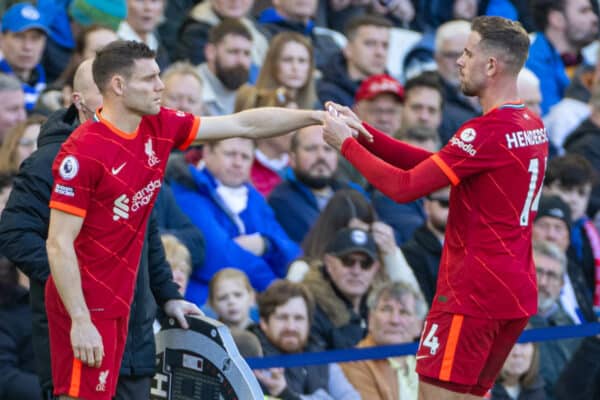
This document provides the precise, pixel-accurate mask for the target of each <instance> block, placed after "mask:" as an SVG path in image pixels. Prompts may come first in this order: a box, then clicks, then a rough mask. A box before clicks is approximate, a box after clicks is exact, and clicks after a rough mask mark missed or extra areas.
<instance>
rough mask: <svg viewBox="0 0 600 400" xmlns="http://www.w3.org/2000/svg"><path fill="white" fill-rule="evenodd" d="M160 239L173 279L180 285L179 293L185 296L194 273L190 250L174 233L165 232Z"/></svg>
mask: <svg viewBox="0 0 600 400" xmlns="http://www.w3.org/2000/svg"><path fill="white" fill-rule="evenodd" d="M160 239H161V240H162V244H163V247H164V248H165V257H166V258H167V262H168V263H169V265H170V266H171V271H172V273H173V281H175V283H176V284H178V285H179V293H181V295H182V296H184V295H185V290H186V289H187V285H188V281H189V279H190V274H191V273H192V261H191V255H190V252H189V250H188V249H187V247H185V246H184V245H183V243H181V242H180V241H179V239H177V238H176V237H175V236H174V235H170V234H163V235H161V236H160Z"/></svg>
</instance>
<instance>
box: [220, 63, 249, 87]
mask: <svg viewBox="0 0 600 400" xmlns="http://www.w3.org/2000/svg"><path fill="white" fill-rule="evenodd" d="M215 67H216V70H217V71H216V75H217V78H219V80H220V81H221V83H222V84H223V86H225V87H226V88H227V89H229V90H237V89H239V87H240V86H242V85H243V84H244V83H246V82H248V78H249V76H250V70H249V69H248V68H246V67H244V66H243V65H236V66H235V67H230V68H224V67H223V66H221V64H220V63H219V62H218V61H217V62H216V65H215Z"/></svg>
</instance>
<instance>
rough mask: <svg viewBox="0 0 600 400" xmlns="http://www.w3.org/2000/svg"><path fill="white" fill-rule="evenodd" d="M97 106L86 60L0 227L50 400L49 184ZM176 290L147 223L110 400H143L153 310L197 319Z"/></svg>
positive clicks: (24, 170)
mask: <svg viewBox="0 0 600 400" xmlns="http://www.w3.org/2000/svg"><path fill="white" fill-rule="evenodd" d="M101 102H102V98H101V96H100V94H99V92H98V89H97V87H96V86H95V84H94V83H93V80H92V76H91V60H90V61H85V62H84V63H82V65H81V66H80V67H79V69H78V70H77V73H76V75H75V79H74V94H73V104H72V105H71V106H70V107H69V108H68V109H66V110H59V111H57V112H55V113H54V114H52V115H51V116H50V117H49V119H48V122H47V123H46V124H45V125H44V126H43V127H42V131H41V132H40V137H39V139H38V150H37V151H36V152H35V153H34V154H32V156H31V157H30V158H28V159H27V160H26V161H25V162H24V163H23V165H22V167H21V169H20V171H19V174H18V176H17V177H16V179H15V183H14V187H13V191H12V193H11V197H10V198H9V201H8V203H7V206H6V209H5V211H4V212H3V214H2V219H1V220H0V252H2V253H3V254H4V255H6V256H7V257H8V258H9V259H10V260H11V261H13V262H14V263H15V264H16V265H17V266H18V267H19V268H20V269H21V270H22V271H23V272H24V273H25V274H27V275H28V276H29V278H30V282H31V286H30V298H31V306H32V318H33V345H34V353H35V355H36V358H37V370H38V375H39V377H40V383H41V385H42V390H43V392H44V396H45V398H47V399H48V398H52V397H51V396H52V380H51V373H50V350H49V341H48V340H49V339H48V321H47V317H46V312H45V307H44V286H45V282H46V279H47V278H48V275H49V273H50V267H49V265H48V255H47V253H46V236H47V229H48V223H49V215H50V210H49V208H48V202H49V200H50V194H51V190H52V184H53V178H52V170H51V166H52V162H53V161H54V157H55V156H56V154H57V153H58V150H59V148H60V146H61V144H62V143H63V142H64V141H65V140H66V139H67V137H68V136H69V135H70V134H71V132H72V131H73V130H75V128H76V127H77V126H78V125H79V124H80V123H82V122H84V121H85V120H87V119H89V118H91V117H93V111H92V110H93V109H95V108H96V106H99V105H100V104H101ZM177 289H178V286H177V284H175V283H174V282H173V279H172V275H171V270H170V268H169V265H168V264H167V263H166V260H165V255H164V250H163V248H162V244H161V241H160V236H159V233H158V227H157V223H156V218H152V219H150V222H149V224H148V230H147V236H146V241H145V243H144V250H143V251H142V257H141V260H140V268H139V272H138V276H137V282H136V290H135V295H134V299H133V302H132V305H131V313H130V319H129V331H128V336H127V344H126V347H125V353H124V355H123V360H122V363H121V370H120V374H119V384H118V387H117V395H116V399H140V400H141V399H148V397H149V393H150V383H151V377H152V376H153V375H154V369H155V348H154V334H153V330H152V323H153V322H154V319H155V317H156V303H158V305H159V306H161V307H162V308H163V310H164V311H165V313H166V314H167V315H169V316H172V317H175V318H176V319H177V320H178V321H179V322H180V324H182V326H184V327H187V324H186V323H185V318H184V315H185V314H190V313H195V314H199V313H201V311H200V310H198V309H197V308H196V306H194V305H193V304H191V303H188V302H186V301H184V300H182V298H181V295H180V294H179V292H178V290H177ZM155 301H156V302H155ZM184 324H185V325H184Z"/></svg>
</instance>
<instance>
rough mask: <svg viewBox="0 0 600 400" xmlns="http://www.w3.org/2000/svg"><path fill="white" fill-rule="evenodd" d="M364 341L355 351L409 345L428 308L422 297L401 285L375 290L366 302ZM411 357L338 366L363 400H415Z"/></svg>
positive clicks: (416, 390)
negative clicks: (366, 314)
mask: <svg viewBox="0 0 600 400" xmlns="http://www.w3.org/2000/svg"><path fill="white" fill-rule="evenodd" d="M367 305H368V307H369V328H368V334H367V337H366V338H364V339H363V340H361V341H360V342H359V343H358V345H357V346H356V347H358V348H365V347H371V346H386V345H393V344H402V343H410V342H412V341H414V340H415V339H416V338H417V337H418V336H419V335H420V332H421V329H422V326H423V319H424V318H425V314H426V313H427V305H426V304H425V301H424V300H423V296H421V295H420V294H419V293H417V292H415V291H414V290H413V289H411V288H410V287H409V286H406V285H404V284H402V283H386V284H383V285H381V286H378V287H376V288H375V289H373V291H372V292H371V293H370V294H369V297H368V299H367ZM415 365H416V360H415V357H414V356H413V355H410V356H404V357H389V358H387V359H382V360H364V361H358V362H349V363H343V364H341V365H340V366H341V367H342V370H343V371H344V374H345V375H346V377H347V378H348V380H349V381H350V383H351V384H352V385H353V386H354V387H355V388H356V390H358V391H359V393H360V395H361V397H362V398H363V399H369V400H371V399H372V400H397V399H416V398H417V395H418V385H419V376H418V375H417V373H416V372H415Z"/></svg>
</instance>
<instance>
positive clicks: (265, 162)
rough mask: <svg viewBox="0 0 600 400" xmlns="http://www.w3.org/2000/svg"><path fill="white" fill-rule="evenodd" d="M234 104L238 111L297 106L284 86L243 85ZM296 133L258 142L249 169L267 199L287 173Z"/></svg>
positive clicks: (253, 180)
mask: <svg viewBox="0 0 600 400" xmlns="http://www.w3.org/2000/svg"><path fill="white" fill-rule="evenodd" d="M235 103H236V105H235V111H242V110H246V109H248V108H256V107H272V106H278V107H289V108H297V107H298V105H297V103H296V102H295V100H294V99H293V98H292V97H291V96H290V94H289V92H288V90H287V89H284V88H283V87H280V88H278V89H274V90H267V89H258V88H257V87H256V86H249V85H247V86H243V87H241V88H240V90H238V94H237V98H236V101H235ZM293 134H294V132H290V133H289V134H287V135H281V136H276V137H272V138H268V139H259V140H256V141H255V143H256V149H254V161H253V162H252V168H251V169H250V180H251V181H252V184H253V185H254V187H255V188H256V190H258V191H259V192H260V194H262V195H263V196H264V197H265V198H266V197H268V196H269V195H270V194H271V192H272V191H273V189H274V188H275V187H276V186H277V185H279V184H280V183H281V182H282V181H283V179H284V177H285V175H286V174H287V173H288V170H289V161H290V155H289V152H290V145H291V140H292V135H293Z"/></svg>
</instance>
